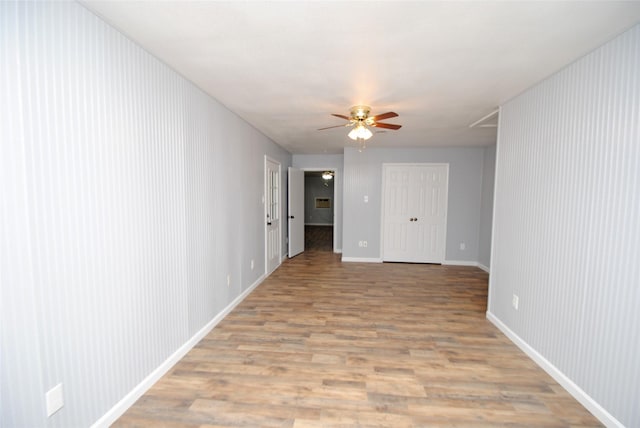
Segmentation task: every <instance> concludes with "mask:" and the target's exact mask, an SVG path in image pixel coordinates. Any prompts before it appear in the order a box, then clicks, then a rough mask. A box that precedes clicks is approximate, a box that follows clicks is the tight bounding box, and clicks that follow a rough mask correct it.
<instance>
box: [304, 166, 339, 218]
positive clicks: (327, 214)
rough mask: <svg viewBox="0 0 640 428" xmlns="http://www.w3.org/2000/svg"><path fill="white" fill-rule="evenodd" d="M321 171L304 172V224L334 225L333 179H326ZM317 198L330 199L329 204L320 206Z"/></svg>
mask: <svg viewBox="0 0 640 428" xmlns="http://www.w3.org/2000/svg"><path fill="white" fill-rule="evenodd" d="M321 174H322V173H321V172H316V171H305V173H304V224H305V225H314V226H319V225H333V212H334V203H335V201H334V185H333V180H325V179H323V178H322V176H321ZM316 198H321V199H328V200H329V206H328V207H326V208H318V207H317V204H316Z"/></svg>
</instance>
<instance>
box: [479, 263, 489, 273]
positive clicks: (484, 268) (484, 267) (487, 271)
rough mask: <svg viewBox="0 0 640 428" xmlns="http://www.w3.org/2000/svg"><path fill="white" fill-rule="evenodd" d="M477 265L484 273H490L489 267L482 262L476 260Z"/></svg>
mask: <svg viewBox="0 0 640 428" xmlns="http://www.w3.org/2000/svg"><path fill="white" fill-rule="evenodd" d="M478 267H479V268H480V269H482V270H483V271H485V272H486V273H491V272H490V269H489V268H488V267H487V266H485V265H483V264H482V263H480V262H478Z"/></svg>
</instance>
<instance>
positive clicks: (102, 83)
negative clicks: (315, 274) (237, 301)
mask: <svg viewBox="0 0 640 428" xmlns="http://www.w3.org/2000/svg"><path fill="white" fill-rule="evenodd" d="M0 8H1V9H0V11H1V12H2V16H0V19H1V20H2V24H3V25H2V28H1V29H0V31H2V35H3V36H7V37H3V39H2V41H1V42H2V47H3V49H2V52H1V55H2V59H3V62H2V66H3V72H2V76H1V79H2V85H3V88H5V89H6V91H3V95H5V94H6V95H7V96H3V97H2V104H1V106H2V111H3V113H6V114H5V115H3V118H4V119H3V121H2V136H3V144H2V158H1V159H0V162H2V165H1V166H2V177H3V183H2V186H3V187H2V190H3V197H2V204H3V205H2V214H3V216H2V231H3V239H2V247H1V248H2V254H1V260H0V262H1V264H0V266H1V268H2V270H1V271H0V275H2V279H3V280H2V283H1V284H0V285H1V287H2V289H1V291H2V305H3V306H2V328H3V330H2V376H3V378H2V406H3V407H2V423H3V425H4V424H5V422H6V423H7V425H8V426H51V427H56V426H88V425H90V424H91V423H93V422H95V421H96V420H98V419H99V418H100V417H101V416H103V415H104V414H105V413H106V412H107V411H109V409H111V408H112V407H113V406H114V405H115V404H116V403H117V402H118V401H119V400H121V399H122V398H123V397H125V396H126V395H127V394H129V393H130V392H131V391H132V390H133V389H134V388H136V386H138V385H139V384H140V383H141V382H142V381H143V379H145V378H146V377H147V376H148V375H149V374H150V373H152V372H153V371H154V370H155V369H157V368H159V367H162V366H161V365H162V364H163V363H164V362H165V361H166V360H167V358H168V357H169V356H171V355H172V354H173V353H174V352H176V351H178V350H179V349H180V348H181V347H182V346H183V345H184V344H185V343H188V341H189V339H190V338H191V337H192V336H193V334H194V333H195V332H197V331H199V330H200V329H201V328H202V327H204V326H205V325H206V324H207V323H208V322H209V321H211V320H213V319H214V318H215V316H216V315H217V314H219V313H220V311H221V310H222V309H224V308H225V306H226V305H227V303H228V302H230V301H231V300H232V299H233V298H234V297H236V296H237V295H238V294H239V290H240V289H241V288H242V287H246V286H248V285H250V284H240V283H238V286H237V287H236V289H233V290H232V291H233V293H234V294H231V292H230V291H229V289H228V288H227V287H226V280H225V281H224V286H220V285H219V284H223V281H221V280H220V279H219V276H223V275H224V276H225V277H226V272H227V271H228V269H229V266H228V265H230V264H235V265H237V266H239V265H240V264H241V260H244V259H247V258H249V255H251V256H254V255H255V254H263V251H264V242H263V241H262V242H255V241H250V243H249V244H247V243H246V242H245V243H244V244H237V242H236V241H237V234H234V232H237V231H238V230H239V229H240V228H241V227H243V224H241V223H240V222H234V221H233V215H234V212H235V211H234V210H231V209H230V208H231V207H233V208H237V207H236V206H235V205H234V204H233V203H230V204H229V205H231V207H229V206H226V203H227V202H229V201H232V200H233V198H238V197H239V198H240V199H242V198H245V197H246V198H251V201H254V202H255V203H256V204H259V203H260V202H259V201H260V199H259V197H260V195H261V190H260V189H261V185H262V176H261V175H260V177H259V182H254V181H255V180H256V175H255V174H254V175H252V176H251V179H250V180H252V182H251V183H248V184H247V183H243V184H244V185H246V186H247V187H251V188H254V189H258V190H255V191H253V193H251V194H250V195H247V196H244V195H243V194H242V192H239V191H238V190H239V189H240V187H239V186H236V187H233V188H232V191H229V190H228V189H226V187H229V184H230V183H232V182H234V181H240V180H242V178H243V175H242V174H241V171H242V167H243V166H246V165H247V164H248V165H257V164H258V163H259V162H261V161H262V159H263V156H264V154H265V153H268V154H269V155H270V156H272V157H274V158H276V159H279V161H280V162H282V163H283V166H285V167H286V166H288V165H289V164H290V163H291V156H290V155H289V154H288V153H287V152H286V151H284V150H283V149H281V148H280V147H278V146H276V145H275V144H273V142H271V141H270V140H269V139H268V138H266V137H265V136H263V135H261V134H259V133H258V132H257V131H255V129H253V128H252V127H251V126H249V125H247V124H246V123H245V122H243V121H242V120H240V119H239V118H238V117H237V116H235V115H233V114H231V113H230V112H228V110H226V109H224V107H222V106H221V105H220V104H219V103H217V102H216V101H214V100H213V99H211V98H210V97H208V96H206V95H205V94H203V93H202V92H201V91H200V90H198V89H197V88H195V87H194V86H193V85H192V84H191V83H189V82H187V81H186V80H185V79H183V78H182V77H181V76H179V75H178V74H176V73H175V72H173V71H172V70H170V69H169V68H168V67H166V66H165V65H164V64H162V63H161V62H160V61H158V60H156V59H155V58H153V57H151V56H150V55H148V54H147V53H146V52H145V51H143V50H142V49H140V48H139V47H138V46H137V45H135V44H133V43H131V42H130V41H129V40H128V39H126V38H125V37H124V36H122V35H121V34H120V33H118V32H117V31H115V30H114V29H112V28H111V27H109V26H108V25H106V24H105V23H104V22H102V21H101V20H100V19H98V18H97V17H95V16H94V15H93V14H91V13H89V12H88V11H86V10H85V9H84V8H83V7H82V6H80V5H78V4H77V3H72V2H68V3H67V2H56V3H46V2H37V3H28V2H16V3H2V4H1V5H0ZM4 67H7V70H6V71H5V70H4ZM7 119H10V121H9V120H7ZM9 125H10V126H9ZM5 136H6V139H5ZM7 141H11V142H15V144H10V145H8V144H6V142H7ZM240 141H241V142H243V144H244V146H243V148H242V150H240V151H234V149H233V146H229V144H231V143H237V142H240ZM221 147H229V148H228V149H227V150H228V152H227V153H226V155H227V156H223V157H221V156H220V155H219V152H220V151H221V150H220V148H221ZM223 155H224V153H223ZM229 158H232V159H233V162H232V167H225V165H226V164H227V163H228V161H229ZM225 174H226V175H225ZM4 179H6V181H5V180H4ZM5 189H8V190H7V191H6V194H5ZM241 204H244V202H241ZM219 206H220V207H222V208H220V209H218V207H219ZM242 206H244V205H240V207H242ZM220 219H222V220H223V222H220V221H218V220H220ZM225 219H228V221H226V222H224V220H225ZM262 220H263V215H262V212H250V213H247V214H246V216H245V217H243V221H244V223H249V224H254V225H259V226H254V227H262V224H263V223H262ZM220 224H222V225H223V226H233V228H231V227H230V229H231V232H230V233H228V234H227V235H224V236H223V235H221V234H220V233H219V232H220V229H219V227H220V226H219V225H220ZM5 232H6V233H5ZM214 237H215V239H214ZM229 250H231V251H229ZM220 254H226V255H227V256H226V257H227V258H226V259H225V260H224V261H225V262H226V265H225V266H222V267H221V266H219V265H218V264H217V260H215V261H214V259H217V257H218V255H220ZM256 258H257V259H258V260H260V257H256ZM218 268H220V269H224V271H222V272H223V273H219V272H218ZM240 277H241V275H240V274H237V276H236V278H238V279H239V278H240ZM256 278H257V276H256ZM216 280H217V281H216ZM247 280H249V278H247ZM254 281H255V279H254V280H253V281H252V282H254ZM9 305H11V306H10V308H9V309H8V310H7V309H6V308H7V307H8V306H9ZM5 317H6V318H5ZM6 321H9V322H10V324H8V323H6ZM8 325H10V326H11V328H10V329H6V328H5V326H8ZM16 332H20V334H19V335H18V334H16ZM7 343H8V344H9V346H5V345H6V344H7ZM58 383H63V389H64V401H65V405H64V407H63V408H62V409H61V410H60V411H59V412H58V413H56V414H55V415H53V416H52V417H51V418H50V419H47V418H46V415H45V414H44V396H45V393H46V391H47V390H49V389H50V388H52V387H53V386H55V385H57V384H58ZM9 394H10V398H5V397H7V395H9ZM5 407H6V408H5Z"/></svg>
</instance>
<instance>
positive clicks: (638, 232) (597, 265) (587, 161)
mask: <svg viewBox="0 0 640 428" xmlns="http://www.w3.org/2000/svg"><path fill="white" fill-rule="evenodd" d="M639 106H640V26H636V27H634V28H633V29H632V30H630V31H628V32H626V33H624V34H623V35H621V36H620V37H618V38H616V39H614V40H613V41H611V42H610V43H607V44H606V45H604V46H603V47H601V48H599V49H597V50H595V51H594V52H592V53H590V54H588V55H586V56H585V57H583V58H582V59H580V60H578V61H576V62H575V63H573V64H572V65H570V66H568V67H566V68H565V69H563V70H561V71H560V72H558V73H557V74H555V75H553V76H551V77H549V78H548V79H546V80H544V81H543V82H541V83H540V84H538V85H536V86H535V87H533V88H531V89H530V90H528V91H526V92H525V93H523V94H522V95H520V96H518V97H516V98H515V99H513V100H511V101H509V102H508V103H506V104H505V105H504V106H502V108H501V112H500V128H499V141H498V153H497V174H496V187H495V211H494V235H493V239H494V246H493V253H492V258H491V281H490V296H489V311H488V317H489V318H490V319H491V320H493V321H494V322H495V323H496V324H497V325H498V326H500V327H501V328H502V329H503V330H504V331H505V332H507V333H508V334H509V335H510V336H511V337H512V339H514V340H515V341H516V343H518V344H519V345H520V346H522V347H523V349H525V350H527V352H529V354H530V355H532V356H533V357H534V358H536V359H537V361H538V362H540V363H541V364H542V365H543V366H544V367H545V368H547V370H549V371H550V372H551V373H552V374H554V375H555V376H556V378H557V379H558V380H560V382H561V383H562V384H563V385H564V386H565V387H567V388H568V389H569V390H570V391H572V392H573V393H574V394H575V395H576V397H578V398H579V399H580V400H581V401H582V402H583V403H584V404H585V405H586V406H587V407H588V408H589V409H590V410H591V411H592V412H593V413H594V414H596V415H597V416H598V417H600V418H601V420H602V421H604V422H605V423H606V424H607V425H609V426H617V425H618V424H623V425H625V426H628V427H638V426H640V330H639V328H640V327H639V326H640V311H639V310H638V307H640V107H639ZM513 294H517V295H518V296H519V309H518V310H517V311H516V310H515V309H514V308H513V307H512V305H511V301H512V297H513Z"/></svg>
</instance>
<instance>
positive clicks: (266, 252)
mask: <svg viewBox="0 0 640 428" xmlns="http://www.w3.org/2000/svg"><path fill="white" fill-rule="evenodd" d="M269 162H272V163H274V164H276V165H278V179H279V181H280V182H279V183H278V190H279V194H278V199H279V201H278V207H279V209H278V210H279V213H278V231H279V233H278V265H277V266H276V267H275V269H274V271H275V270H276V269H277V268H278V266H280V265H281V264H282V214H283V211H282V194H283V193H282V191H283V186H282V184H283V182H282V164H281V163H280V162H279V161H278V160H276V159H274V158H272V157H270V156H268V155H264V172H263V177H264V186H263V188H262V191H263V193H262V207H263V217H262V221H263V222H264V223H263V225H264V229H263V230H264V274H265V277H266V276H268V275H269V246H268V235H269V231H268V230H267V222H266V218H267V214H268V213H267V191H268V189H267V186H268V185H269V178H268V177H267V165H268V163H269ZM287 192H288V190H287Z"/></svg>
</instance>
